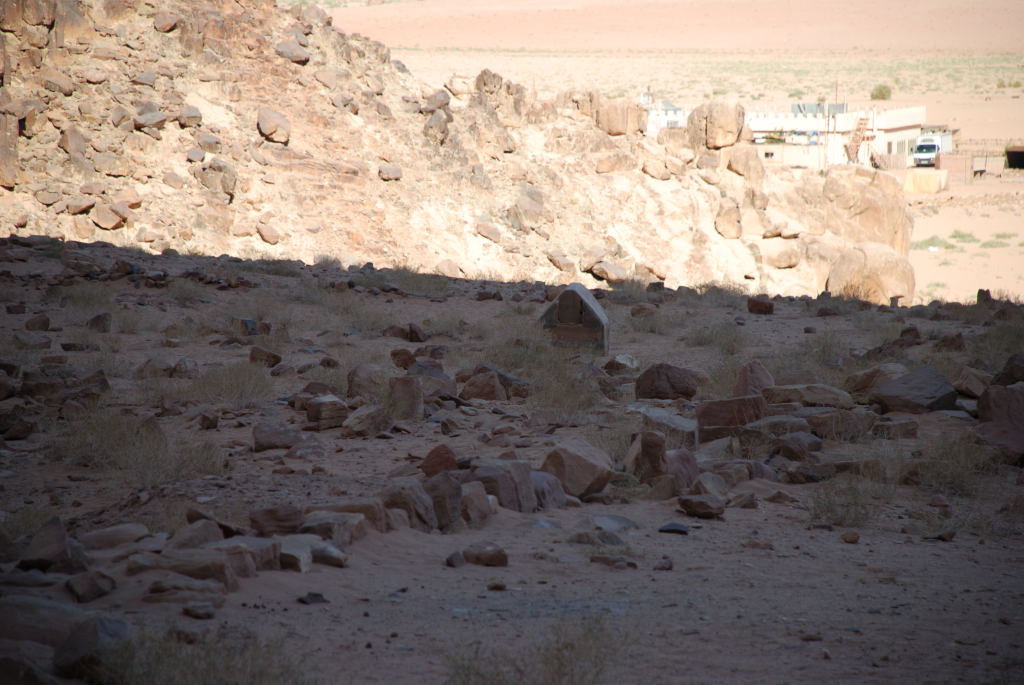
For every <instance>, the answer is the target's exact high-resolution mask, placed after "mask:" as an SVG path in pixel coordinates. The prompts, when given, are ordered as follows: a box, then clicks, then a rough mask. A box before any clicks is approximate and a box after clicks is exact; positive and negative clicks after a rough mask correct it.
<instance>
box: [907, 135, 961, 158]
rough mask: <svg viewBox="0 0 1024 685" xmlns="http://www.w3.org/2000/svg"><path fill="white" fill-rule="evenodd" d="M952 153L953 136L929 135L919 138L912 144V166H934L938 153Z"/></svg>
mask: <svg viewBox="0 0 1024 685" xmlns="http://www.w3.org/2000/svg"><path fill="white" fill-rule="evenodd" d="M952 151H953V136H951V135H939V134H930V135H924V136H919V137H918V139H917V141H916V142H915V143H914V166H935V158H936V157H937V156H938V154H939V153H940V152H952Z"/></svg>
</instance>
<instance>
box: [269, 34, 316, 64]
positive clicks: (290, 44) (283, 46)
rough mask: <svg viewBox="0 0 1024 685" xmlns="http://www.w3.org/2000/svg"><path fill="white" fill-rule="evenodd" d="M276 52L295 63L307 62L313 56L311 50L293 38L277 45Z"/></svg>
mask: <svg viewBox="0 0 1024 685" xmlns="http://www.w3.org/2000/svg"><path fill="white" fill-rule="evenodd" d="M274 52H276V53H277V54H278V55H279V56H280V57H284V58H285V59H286V60H288V61H290V62H294V63H295V64H306V63H307V62H308V61H309V60H310V58H311V57H312V55H311V54H310V52H309V50H307V49H306V48H304V47H302V46H301V45H299V43H298V41H296V40H295V39H293V38H290V39H288V40H285V41H282V42H280V43H278V44H277V45H275V46H274Z"/></svg>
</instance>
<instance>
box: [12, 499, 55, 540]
mask: <svg viewBox="0 0 1024 685" xmlns="http://www.w3.org/2000/svg"><path fill="white" fill-rule="evenodd" d="M53 515H54V512H53V510H52V509H49V508H47V507H42V506H39V505H25V506H23V507H21V508H19V509H15V510H14V511H13V512H11V513H9V514H7V515H6V516H4V517H3V518H2V519H0V530H2V531H3V533H4V535H6V536H7V537H9V538H10V539H11V540H17V539H18V538H20V537H21V536H23V535H33V534H34V533H35V532H36V531H37V530H39V529H40V528H41V527H42V525H43V524H44V523H46V522H47V521H48V520H50V518H52V517H53Z"/></svg>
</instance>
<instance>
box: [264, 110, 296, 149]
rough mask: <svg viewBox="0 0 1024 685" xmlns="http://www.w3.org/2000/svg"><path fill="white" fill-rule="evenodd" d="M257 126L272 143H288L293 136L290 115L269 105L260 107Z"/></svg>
mask: <svg viewBox="0 0 1024 685" xmlns="http://www.w3.org/2000/svg"><path fill="white" fill-rule="evenodd" d="M256 127H257V129H259V132H260V135H261V136H263V137H264V138H266V139H267V140H269V141H270V142H272V143H283V144H286V145H287V144H288V140H289V138H291V124H290V123H289V121H288V117H286V116H285V115H284V114H281V113H280V112H278V111H277V110H274V109H270V108H269V107H260V109H259V112H258V114H257V116H256Z"/></svg>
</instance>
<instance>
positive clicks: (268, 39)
mask: <svg viewBox="0 0 1024 685" xmlns="http://www.w3.org/2000/svg"><path fill="white" fill-rule="evenodd" d="M344 28H345V27H343V26H341V27H339V26H331V22H330V21H329V19H328V17H327V15H326V14H325V13H324V12H323V11H321V10H320V9H318V8H314V7H307V8H305V9H296V10H293V11H285V10H281V9H278V8H276V7H275V6H274V4H273V2H271V0H254V1H253V2H246V3H218V2H214V1H213V0H199V1H189V2H185V1H183V0H167V1H161V2H129V1H128V0H9V1H7V2H5V3H4V5H3V11H2V14H0V29H2V31H0V55H2V57H0V64H2V69H3V73H2V79H3V81H2V83H3V88H2V89H0V229H2V230H3V231H4V232H7V231H11V232H13V233H17V234H20V235H33V234H43V235H48V236H53V237H59V238H62V239H65V240H77V241H106V242H110V243H114V244H117V245H121V246H125V247H141V248H144V249H148V250H152V251H160V250H163V249H165V248H169V247H172V248H175V249H177V250H179V251H182V252H184V251H190V252H196V253H201V254H219V253H230V254H235V255H242V256H267V257H273V258H286V259H300V260H303V261H305V262H307V263H310V262H313V261H315V260H316V259H317V258H319V257H321V256H327V257H334V258H336V259H338V260H340V261H342V262H343V263H362V262H366V261H373V262H375V263H377V264H378V265H381V264H383V265H391V266H395V265H403V266H407V267H410V268H412V269H415V270H425V271H430V272H437V273H442V274H446V275H449V276H457V275H465V276H469V277H489V278H494V279H501V280H520V279H525V280H544V281H548V282H570V281H583V282H584V283H587V284H589V285H595V284H596V281H601V280H603V281H608V282H615V281H621V280H624V279H627V278H637V279H639V280H642V281H655V280H661V281H665V282H666V283H667V284H668V285H669V286H675V285H680V284H687V285H694V284H698V283H705V282H726V283H730V284H733V285H738V286H740V287H742V288H743V289H746V290H749V291H751V292H766V293H772V294H774V293H781V294H787V295H802V294H817V293H818V292H820V291H822V290H826V289H827V290H830V291H832V292H841V293H844V294H855V295H859V296H861V297H863V298H866V299H870V300H873V301H876V302H879V303H882V302H888V300H889V298H890V297H893V296H901V297H904V298H907V301H909V298H911V297H912V296H913V292H914V276H913V270H912V268H911V267H910V265H909V263H908V262H907V260H906V259H905V256H906V254H907V250H908V245H909V240H910V233H911V229H912V223H911V220H910V218H909V217H908V215H907V213H906V211H905V206H904V202H903V198H902V194H901V192H900V188H899V186H898V184H897V183H896V182H895V181H894V180H893V179H892V178H890V177H888V176H886V175H885V174H881V173H876V172H873V171H869V170H865V169H859V168H852V167H848V168H832V169H830V170H829V171H828V172H827V173H824V174H823V173H819V172H817V171H811V170H805V169H766V168H764V167H763V165H762V163H761V161H760V159H759V157H758V155H757V154H756V150H755V149H754V148H753V147H752V146H751V145H749V144H748V143H746V142H744V141H745V139H746V137H747V136H746V135H745V132H744V130H743V109H742V107H741V106H740V105H738V104H736V103H724V102H715V103H711V104H709V105H705V106H703V107H701V108H700V109H699V110H697V111H696V112H695V113H694V115H693V116H692V117H691V119H690V121H689V125H688V126H687V127H686V128H685V129H674V130H668V131H664V132H663V133H662V134H661V135H659V136H658V138H657V140H652V139H650V138H648V137H645V136H644V134H643V130H644V127H645V126H644V124H645V122H644V112H643V111H642V110H641V109H639V107H638V106H636V105H633V104H631V103H628V102H626V101H621V100H620V101H610V100H606V99H604V98H602V97H600V96H599V95H597V94H595V93H581V92H574V93H564V94H562V95H561V96H559V97H558V98H557V99H556V100H555V101H553V102H552V101H540V100H537V99H536V98H535V97H533V96H532V95H531V93H530V92H529V91H528V90H527V89H525V88H524V87H522V86H520V85H517V84H514V83H511V82H509V81H507V80H505V79H503V78H502V77H501V76H499V75H497V74H495V73H491V72H488V71H485V72H483V73H481V74H479V75H478V76H477V77H475V78H463V77H453V78H452V79H450V80H449V81H448V83H447V84H445V88H443V89H440V90H439V89H436V88H433V87H430V86H427V85H426V84H424V83H422V82H420V81H419V80H417V79H416V77H415V75H413V74H411V73H409V72H408V70H407V69H405V67H404V66H403V65H402V64H401V63H399V62H397V61H392V60H391V59H390V56H389V52H388V49H387V48H386V47H385V46H383V45H381V44H379V43H376V42H373V41H370V40H367V39H366V38H363V37H361V36H358V35H346V34H345V33H344Z"/></svg>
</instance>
